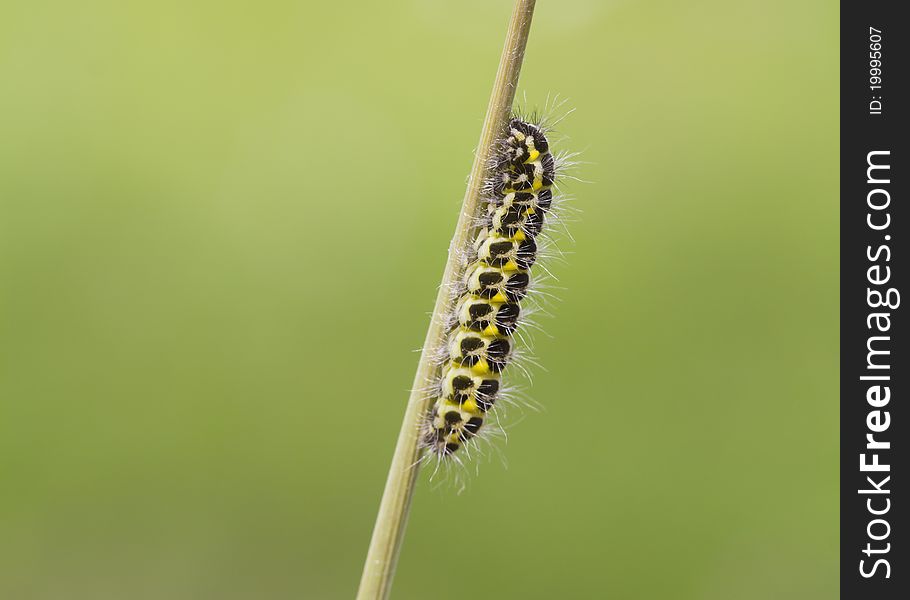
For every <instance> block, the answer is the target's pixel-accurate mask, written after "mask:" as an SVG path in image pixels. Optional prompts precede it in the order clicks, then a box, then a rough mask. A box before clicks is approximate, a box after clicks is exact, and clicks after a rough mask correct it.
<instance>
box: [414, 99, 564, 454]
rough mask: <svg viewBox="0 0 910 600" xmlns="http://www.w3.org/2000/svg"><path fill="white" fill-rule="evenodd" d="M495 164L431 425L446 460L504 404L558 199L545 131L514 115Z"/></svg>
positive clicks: (432, 444) (426, 436) (429, 441)
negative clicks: (542, 239) (506, 379)
mask: <svg viewBox="0 0 910 600" xmlns="http://www.w3.org/2000/svg"><path fill="white" fill-rule="evenodd" d="M490 167H491V168H490V175H489V179H488V180H487V181H486V184H485V188H484V189H485V200H486V211H485V214H484V215H483V216H482V218H481V222H480V228H479V230H478V232H477V235H476V237H475V238H474V242H473V244H472V247H471V248H469V249H468V264H467V266H466V268H465V272H464V277H463V281H462V284H461V287H460V288H459V290H458V291H457V300H456V302H455V303H454V304H455V308H454V311H453V313H452V314H451V315H450V326H449V332H448V334H447V338H446V342H445V345H444V347H443V348H442V349H441V354H442V357H443V361H444V362H443V365H442V369H441V375H440V377H439V381H438V383H437V384H436V385H434V386H433V391H434V395H435V398H434V401H433V406H432V408H431V409H430V412H429V414H428V415H427V418H426V422H425V423H424V425H423V435H422V440H423V444H424V446H425V447H426V448H428V449H429V451H430V453H431V455H435V456H437V457H440V458H446V457H451V456H452V455H453V454H454V453H455V452H457V451H458V450H459V448H461V447H462V446H464V445H466V444H469V443H471V440H472V439H473V438H474V437H475V436H477V435H478V434H479V433H480V431H481V429H482V428H483V427H484V422H485V420H486V419H488V418H489V417H488V413H489V412H490V411H491V410H492V409H493V408H494V406H495V404H496V399H497V396H498V395H499V394H500V390H501V377H502V373H503V371H504V370H505V369H506V366H507V365H508V364H509V362H510V360H511V359H512V357H513V334H515V333H516V330H517V328H518V326H519V317H520V315H521V308H522V307H521V303H522V300H523V299H524V298H525V296H526V294H527V292H528V288H529V285H530V284H531V268H532V266H533V265H534V263H535V261H536V260H537V256H538V246H537V238H538V236H539V234H540V233H541V231H542V230H543V228H544V220H545V219H544V217H545V215H546V213H547V212H548V211H549V210H550V207H551V204H552V202H553V189H552V186H553V184H554V181H555V178H556V172H557V167H556V161H555V160H554V157H553V154H552V153H551V152H550V145H549V141H548V139H547V136H546V134H545V132H544V129H543V127H542V126H540V125H536V124H534V123H531V122H529V121H528V120H525V119H523V118H521V117H517V116H516V117H513V118H512V119H511V120H510V121H509V123H508V127H507V131H506V132H505V133H504V134H503V136H502V137H501V138H500V140H499V141H498V142H497V143H496V151H495V157H494V159H493V164H491V165H490Z"/></svg>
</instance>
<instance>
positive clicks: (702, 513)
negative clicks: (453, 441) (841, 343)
mask: <svg viewBox="0 0 910 600" xmlns="http://www.w3.org/2000/svg"><path fill="white" fill-rule="evenodd" d="M509 12H510V3H509V2H506V1H500V2H490V1H489V0H468V1H465V2H442V1H429V0H427V1H416V0H415V1H398V2H391V1H390V2H380V3H340V2H336V3H328V2H326V3H315V2H307V1H300V0H297V1H279V0H265V1H263V0H258V1H256V2H253V1H243V2H214V1H203V2H192V3H188V2H184V1H174V0H164V1H161V0H159V1H156V2H151V1H135V2H123V1H107V2H98V1H95V0H87V1H85V2H79V3H75V2H62V1H59V0H58V1H42V0H32V1H29V2H23V1H16V0H13V1H12V2H10V1H8V0H7V1H5V2H3V4H2V6H0V597H2V598H10V599H32V598H42V599H43V598H54V599H57V598H61V599H92V600H95V599H108V598H110V599H123V598H129V599H136V600H144V599H162V598H167V599H190V598H192V599H196V598H218V599H234V598H238V599H240V598H243V599H247V598H313V599H323V598H349V597H351V596H352V595H353V593H354V590H355V588H356V585H357V583H358V580H359V576H360V569H361V565H362V561H363V558H364V554H365V551H366V547H367V542H368V539H369V535H370V532H371V529H372V525H373V519H374V516H375V511H376V508H377V505H378V501H379V496H380V493H381V489H382V485H383V482H384V479H385V474H386V468H387V466H388V461H389V458H390V455H391V450H392V447H393V444H394V440H395V436H396V434H397V430H398V426H399V423H400V419H401V416H402V412H403V408H404V406H403V404H404V402H405V399H406V390H407V389H408V387H409V386H410V384H411V379H412V377H413V372H414V368H415V365H416V360H417V355H416V354H415V353H414V352H413V350H414V349H415V348H417V347H418V346H419V345H420V343H421V342H422V340H423V336H424V332H425V330H426V325H427V311H429V310H430V308H431V307H432V303H433V298H434V296H435V292H436V286H437V283H438V281H439V276H440V274H441V271H442V267H443V263H444V260H445V251H446V247H447V244H448V239H449V237H450V235H451V232H452V228H453V226H454V223H455V219H456V216H457V213H458V207H459V204H460V201H461V197H462V194H463V188H464V182H465V176H466V175H467V172H468V170H469V168H470V163H471V157H472V149H473V147H474V144H475V142H476V139H477V137H478V134H479V129H480V123H481V120H482V117H483V112H484V109H485V106H486V101H487V98H488V95H489V90H490V85H491V83H492V78H493V73H494V71H495V68H496V62H497V60H498V54H499V51H500V48H501V44H502V40H503V35H504V31H505V25H506V22H507V20H508V15H509ZM837 51H838V7H837V3H834V2H828V1H823V0H807V1H802V2H796V3H794V2H784V1H782V0H774V1H767V0H747V1H739V2H729V1H723V0H693V1H688V2H678V1H671V0H663V1H643V0H642V1H635V0H613V1H607V0H574V1H568V0H560V1H559V2H556V1H553V0H540V2H539V6H538V11H537V15H536V17H535V21H534V27H533V29H532V35H531V42H530V45H529V51H528V54H527V58H526V62H525V68H524V70H523V73H522V81H521V84H522V85H521V87H522V90H523V92H524V93H526V94H527V98H528V103H529V105H537V104H542V103H543V102H544V101H545V100H546V97H547V95H548V94H555V93H560V94H562V95H564V96H567V97H568V98H569V105H570V106H572V107H575V108H576V109H577V110H576V112H575V113H574V114H572V115H571V116H570V117H569V118H568V119H567V120H566V121H564V122H563V123H562V124H561V126H560V129H561V131H562V133H563V134H565V135H566V136H567V137H568V138H569V140H568V142H567V143H566V144H565V146H564V147H565V148H566V149H569V150H578V151H581V152H582V153H583V154H582V160H584V161H586V164H584V165H582V166H581V167H580V169H579V170H578V172H577V174H578V176H579V177H582V178H583V179H586V180H588V181H590V182H591V183H587V184H573V185H571V186H570V191H571V192H572V193H573V194H574V195H575V196H576V197H577V199H576V200H575V202H574V204H575V205H576V206H577V207H578V208H579V209H580V211H581V214H580V216H579V218H578V220H577V221H575V222H574V223H571V231H572V234H573V235H574V237H575V239H576V242H575V243H574V244H573V243H571V242H568V243H565V242H566V240H563V241H564V243H563V244H562V247H563V248H565V249H567V250H571V251H572V252H573V254H571V255H570V256H569V258H568V261H567V262H566V264H555V265H551V266H552V267H553V268H554V269H555V270H556V273H557V275H558V276H559V278H560V281H559V283H558V285H559V286H562V287H564V288H565V290H564V291H560V292H559V295H560V296H561V300H562V301H561V302H560V303H559V304H558V305H557V306H556V307H555V308H554V311H555V313H556V315H555V317H554V318H544V319H543V320H542V324H543V326H544V327H545V329H546V332H547V333H548V334H549V335H551V336H552V338H550V337H547V336H546V335H537V336H535V337H536V344H535V353H536V356H537V358H538V359H539V360H540V362H541V363H542V364H544V365H545V366H546V368H547V371H546V372H544V371H541V370H536V371H535V378H534V382H533V384H534V385H533V397H534V399H536V400H537V401H539V402H540V403H541V404H543V405H544V406H545V410H544V411H543V412H540V413H535V412H533V411H531V412H525V413H524V414H523V415H522V414H519V413H517V412H514V411H513V412H511V413H509V415H508V417H507V422H508V423H511V424H513V425H514V426H513V427H511V429H510V439H509V443H508V444H507V445H501V451H500V453H498V454H496V455H494V457H493V458H492V459H491V460H487V461H482V464H481V465H480V473H479V475H477V476H472V477H471V480H472V481H471V483H470V485H469V487H468V489H467V490H466V491H465V492H464V493H463V494H461V495H457V494H456V493H455V490H453V489H451V487H449V486H445V485H443V486H441V487H439V488H438V489H433V484H431V483H428V482H427V481H426V476H424V477H422V479H421V483H420V487H419V489H418V490H417V494H416V497H415V502H414V510H413V514H412V517H411V522H410V527H409V530H408V535H407V539H406V542H405V546H404V550H403V553H402V556H401V562H400V567H399V570H398V575H397V578H396V584H395V592H396V597H397V598H440V599H445V598H459V599H462V598H535V599H536V598H542V599H543V598H645V599H652V598H662V599H663V598H670V599H690V598H691V599H696V598H697V599H725V600H726V599H731V598H737V599H739V598H743V599H767V598H775V599H777V598H799V599H805V598H833V597H835V595H836V593H837V589H838V585H837V574H838V565H837V543H838V529H837V528H838V521H837V519H838V504H837V497H836V491H837V485H838V471H837V444H838V439H837V427H838V416H837V391H838V387H837V380H836V375H837V372H838V371H837V369H838V362H837V361H838V349H837V344H838V325H837V315H838V301H837V293H838V272H837V268H838V262H837V261H838V259H837V244H838V230H837V228H838V215H837V206H838V204H837V202H838V200H837V173H838V163H837V145H838V121H837V118H838V100H837V92H838V72H837V68H838V61H837ZM518 421H521V422H520V423H518ZM500 455H501V456H502V457H503V458H504V459H505V460H506V461H507V462H508V464H509V466H508V468H505V467H504V466H503V465H502V464H501V461H500V460H499V458H498V457H499V456H500Z"/></svg>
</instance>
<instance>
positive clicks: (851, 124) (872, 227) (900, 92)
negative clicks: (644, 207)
mask: <svg viewBox="0 0 910 600" xmlns="http://www.w3.org/2000/svg"><path fill="white" fill-rule="evenodd" d="M902 4H906V3H901V2H898V1H897V0H878V1H876V0H872V1H868V0H866V1H862V0H844V1H843V2H842V3H841V45H840V48H841V50H840V53H841V54H840V59H841V66H840V90H841V91H840V94H841V95H840V99H841V106H840V110H841V117H840V118H841V153H840V182H841V186H840V187H841V200H840V202H841V204H840V211H841V212H840V215H841V221H840V227H841V250H840V252H841V254H840V258H841V261H840V262H841V273H840V277H841V278H840V286H841V317H840V318H841V323H840V327H841V354H840V356H841V358H840V360H841V369H840V377H841V382H840V383H841V386H840V389H841V398H840V402H841V405H840V416H841V424H840V427H841V432H840V435H841V496H840V509H841V535H840V543H841V549H840V550H841V551H840V556H841V597H842V598H849V599H853V598H857V599H863V600H877V599H891V598H910V596H908V595H907V593H908V592H907V590H908V589H910V586H908V581H910V562H908V558H910V552H908V544H910V532H908V531H907V530H906V527H907V523H908V521H907V515H908V514H910V496H908V494H907V493H906V492H904V493H900V492H898V489H903V490H908V489H910V485H908V484H910V469H908V465H907V460H906V454H907V450H906V449H907V445H908V444H910V427H908V426H907V422H908V420H910V410H908V409H906V408H905V407H904V404H906V403H907V402H910V364H908V362H907V354H906V347H907V344H908V339H907V338H908V336H910V333H908V329H907V317H906V316H905V315H906V312H907V309H906V308H905V307H904V306H903V302H904V300H905V299H904V298H903V297H902V292H903V291H905V290H906V282H907V281H910V277H908V271H910V261H908V259H907V252H906V248H907V240H906V237H907V236H908V235H910V228H908V218H910V217H908V212H907V210H906V204H907V203H908V202H910V198H908V196H907V194H908V190H910V188H908V185H907V179H908V174H910V168H908V165H910V153H908V152H907V133H908V132H907V127H906V112H907V111H908V110H910V97H908V96H907V93H906V87H907V86H906V80H907V77H908V76H910V61H908V60H907V51H906V49H907V43H908V38H910V22H908V21H907V19H906V18H903V19H902V18H900V17H899V16H898V11H899V9H901V8H903V9H904V10H906V9H907V6H906V5H905V6H901V5H902ZM902 12H903V11H902ZM906 300H908V301H910V297H908V298H907V299H906Z"/></svg>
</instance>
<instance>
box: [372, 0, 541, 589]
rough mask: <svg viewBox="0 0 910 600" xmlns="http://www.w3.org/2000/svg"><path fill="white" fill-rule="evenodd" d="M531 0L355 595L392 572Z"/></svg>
mask: <svg viewBox="0 0 910 600" xmlns="http://www.w3.org/2000/svg"><path fill="white" fill-rule="evenodd" d="M535 3H536V0H516V1H515V7H514V9H513V10H512V18H511V20H510V21H509V29H508V32H507V33H506V42H505V46H504V47H503V49H502V56H501V57H500V59H499V70H498V71H497V72H496V80H495V82H494V83H493V92H492V94H491V95H490V103H489V105H488V106H487V114H486V117H485V118H484V122H483V129H482V130H481V132H480V141H479V142H478V144H477V151H476V153H475V155H474V165H473V166H472V168H471V175H470V177H469V178H468V188H467V190H466V191H465V195H464V202H463V204H462V209H461V216H460V217H459V218H458V225H457V226H456V227H455V234H454V235H453V236H452V242H451V243H450V244H449V256H448V260H447V261H446V267H445V271H444V272H443V275H442V283H441V284H440V286H439V293H438V294H437V296H436V306H435V308H434V309H433V316H432V318H431V319H430V326H429V328H428V329H427V337H426V341H425V342H424V344H423V352H422V353H421V354H420V362H419V363H418V365H417V373H416V375H415V376H414V385H413V387H412V389H411V395H410V397H409V398H408V404H407V407H406V409H405V414H404V422H403V423H402V424H401V431H400V433H399V434H398V443H397V444H396V446H395V453H394V455H393V456H392V465H391V466H390V467H389V476H388V479H387V480H386V485H385V491H384V492H383V494H382V501H381V503H380V505H379V514H378V515H377V516H376V525H375V527H374V528H373V539H372V540H371V541H370V549H369V551H368V552H367V559H366V563H365V564H364V567H363V576H362V578H361V580H360V590H359V592H358V593H357V599H358V600H384V599H386V598H388V596H389V591H390V590H391V587H392V578H393V576H394V575H395V566H396V563H397V562H398V554H399V551H400V550H401V542H402V539H403V538H404V530H405V526H406V525H407V521H408V511H409V509H410V506H411V498H412V496H413V494H414V485H415V482H416V480H417V473H418V470H419V469H418V467H419V463H418V459H419V457H420V443H419V442H420V440H419V428H420V419H421V418H423V417H425V415H426V413H427V411H428V410H429V402H430V401H431V400H433V399H432V398H428V397H427V396H426V391H425V389H426V385H427V383H428V382H430V381H432V378H433V377H434V375H436V371H437V367H436V365H435V364H434V362H433V356H432V354H433V351H434V350H435V349H436V348H437V347H438V346H439V343H440V342H441V341H442V339H443V336H444V335H445V333H446V332H445V330H444V324H445V322H446V318H445V316H446V314H447V313H448V311H449V310H450V308H451V307H450V306H449V304H450V303H451V298H450V293H449V290H450V289H452V286H453V285H455V284H456V283H457V281H458V279H459V278H460V277H461V275H462V273H461V269H462V267H463V265H462V261H461V258H460V255H459V252H460V251H461V250H462V249H464V248H465V247H467V246H468V244H469V243H470V240H471V235H472V234H473V233H474V231H473V230H474V227H473V223H474V217H475V216H476V215H477V214H478V213H479V208H480V205H481V202H482V191H483V183H484V180H485V178H486V177H487V168H488V165H489V164H490V159H491V158H492V153H493V151H494V148H493V144H494V142H495V141H496V137H497V136H498V135H499V134H500V133H501V132H502V130H503V128H504V127H505V124H506V122H507V120H508V118H509V114H510V112H511V109H512V101H513V100H514V98H515V88H516V87H517V85H518V75H519V73H520V72H521V62H522V60H523V59H524V53H525V46H526V44H527V41H528V32H529V31H530V29H531V17H532V15H533V14H534V5H535Z"/></svg>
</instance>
